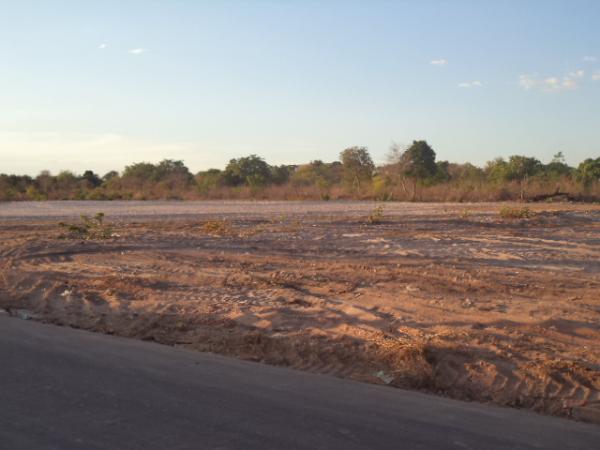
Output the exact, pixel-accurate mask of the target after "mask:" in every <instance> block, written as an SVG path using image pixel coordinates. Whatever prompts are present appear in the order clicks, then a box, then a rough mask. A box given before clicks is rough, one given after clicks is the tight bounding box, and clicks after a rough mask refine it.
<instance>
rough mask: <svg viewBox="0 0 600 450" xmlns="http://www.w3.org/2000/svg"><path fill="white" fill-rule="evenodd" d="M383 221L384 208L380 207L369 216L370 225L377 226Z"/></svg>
mask: <svg viewBox="0 0 600 450" xmlns="http://www.w3.org/2000/svg"><path fill="white" fill-rule="evenodd" d="M382 221H383V206H382V205H379V206H377V207H376V208H375V209H373V211H371V214H369V223H371V224H373V225H375V224H378V223H381V222H382Z"/></svg>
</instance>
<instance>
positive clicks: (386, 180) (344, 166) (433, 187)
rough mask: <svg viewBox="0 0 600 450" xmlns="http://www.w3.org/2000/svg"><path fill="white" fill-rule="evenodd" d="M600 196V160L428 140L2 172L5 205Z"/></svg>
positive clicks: (1, 194)
mask: <svg viewBox="0 0 600 450" xmlns="http://www.w3.org/2000/svg"><path fill="white" fill-rule="evenodd" d="M561 195H562V196H566V197H567V198H570V199H578V200H591V201H597V200H598V199H600V158H596V159H592V158H590V159H586V160H585V161H583V162H581V163H580V164H579V165H578V166H577V167H571V166H569V165H568V164H566V162H565V159H564V156H563V154H562V153H558V154H557V155H555V157H554V158H553V159H552V161H550V162H549V163H547V164H543V163H542V162H541V161H539V160H538V159H536V158H531V157H527V156H519V155H514V156H511V157H509V158H508V159H503V158H497V159H495V160H493V161H489V162H488V163H487V164H486V165H485V167H483V168H481V167H477V166H474V165H472V164H469V163H466V164H455V163H450V162H448V161H437V160H436V154H435V151H434V150H433V149H432V148H431V146H430V145H429V144H428V143H427V142H426V141H414V142H413V143H412V145H411V146H409V147H408V148H401V147H399V146H397V145H393V146H392V148H391V150H390V153H389V155H388V157H387V162H386V163H385V164H383V165H380V166H376V165H375V164H374V163H373V160H372V158H371V156H370V155H369V152H368V149H367V148H365V147H351V148H347V149H345V150H344V151H342V152H341V153H340V160H339V161H334V162H331V163H326V162H322V161H312V162H310V163H308V164H301V165H279V166H276V165H270V164H268V163H267V162H266V161H265V160H264V159H263V158H261V157H259V156H256V155H250V156H245V157H241V158H237V159H232V160H231V161H229V163H228V164H227V166H226V167H225V168H224V169H223V170H220V169H210V170H206V171H202V172H198V173H197V174H195V175H194V174H192V173H191V172H190V170H189V169H188V168H187V167H186V166H185V165H184V163H183V162H182V161H173V160H168V159H166V160H164V161H162V162H160V163H158V164H151V163H146V162H141V163H136V164H132V165H130V166H127V167H125V169H124V170H123V171H122V172H121V173H119V172H116V171H111V172H108V173H107V174H104V175H103V176H100V175H98V174H96V173H94V172H93V171H91V170H88V171H86V172H84V173H83V174H82V175H76V174H74V173H72V172H69V171H63V172H60V173H59V174H57V175H52V174H50V173H49V172H47V171H44V172H42V173H40V174H39V175H38V176H36V177H30V176H26V175H6V174H0V200H3V201H10V200H59V199H60V200H115V199H126V200H149V199H178V200H188V199H244V198H256V199H281V200H305V199H306V200H307V199H321V200H329V199H375V200H381V201H386V200H400V201H402V200H409V201H416V200H419V201H497V200H517V199H522V200H530V199H543V198H550V197H552V196H561Z"/></svg>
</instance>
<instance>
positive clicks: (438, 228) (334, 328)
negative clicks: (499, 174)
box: [0, 202, 600, 422]
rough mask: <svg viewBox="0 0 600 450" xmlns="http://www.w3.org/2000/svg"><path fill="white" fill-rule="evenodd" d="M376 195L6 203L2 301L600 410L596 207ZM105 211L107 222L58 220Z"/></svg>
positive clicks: (509, 400) (551, 409) (382, 376)
mask: <svg viewBox="0 0 600 450" xmlns="http://www.w3.org/2000/svg"><path fill="white" fill-rule="evenodd" d="M373 206H374V204H373V203H366V202H365V203H361V202H309V203H293V202H270V203H269V202H190V203H183V202H175V203H168V202H148V203H140V202H135V203H125V202H119V203H116V202H115V203H100V202H83V203H77V202H48V203H11V204H0V308H3V309H4V310H6V311H8V312H9V313H10V314H13V315H17V316H20V317H23V318H32V319H39V320H43V321H48V322H52V323H58V324H63V325H70V326H74V327H79V328H85V329H90V330H95V331H99V332H103V333H109V334H118V335H122V336H128V337H135V338H140V339H145V340H154V341H157V342H161V343H166V344H172V345H182V346H186V347H189V348H193V349H197V350H201V351H210V352H216V353H222V354H227V355H234V356H237V357H240V358H243V359H249V360H255V361H262V362H266V363H269V364H277V365H285V366H291V367H295V368H298V369H303V370H308V371H314V372H321V373H330V374H333V375H336V376H340V377H349V378H353V379H357V380H362V381H368V382H374V383H382V384H389V385H392V386H398V387H407V388H413V389H421V390H426V391H429V392H435V393H438V394H440V395H446V396H450V397H454V398H459V399H467V400H477V401H482V402H493V403H497V404H501V405H511V406H517V407H525V408H531V409H534V410H536V411H540V412H544V413H549V414H556V415H564V416H573V417H575V418H580V419H583V420H590V421H595V422H600V206H598V205H596V206H592V205H569V204H565V205H534V206H531V205H529V207H531V208H532V209H533V210H534V211H535V212H536V214H535V216H534V217H532V218H530V219H514V220H508V219H501V218H500V217H499V216H498V214H497V212H498V211H499V210H500V208H501V205H499V204H478V205H464V204H461V205H457V204H454V205H450V204H445V205H439V204H385V205H384V219H383V222H382V223H379V224H371V223H369V221H368V220H367V216H368V214H369V212H370V211H371V210H372V209H373ZM98 211H103V212H105V213H106V215H107V221H108V222H111V223H112V226H113V231H114V236H113V237H112V238H110V239H107V240H82V239H72V238H65V236H64V231H63V230H61V229H60V228H59V227H58V225H57V222H58V218H59V217H71V216H76V215H78V214H79V213H81V212H87V213H92V212H98ZM207 222H209V225H208V226H207V225H206V223H207Z"/></svg>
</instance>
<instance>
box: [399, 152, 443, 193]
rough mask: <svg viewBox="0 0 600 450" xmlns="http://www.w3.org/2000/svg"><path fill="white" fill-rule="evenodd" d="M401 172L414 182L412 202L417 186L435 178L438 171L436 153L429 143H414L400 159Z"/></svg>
mask: <svg viewBox="0 0 600 450" xmlns="http://www.w3.org/2000/svg"><path fill="white" fill-rule="evenodd" d="M400 170H401V173H402V175H403V176H405V177H406V178H408V179H410V180H412V182H413V189H412V200H413V201H414V200H415V198H416V195H417V184H418V183H423V182H424V181H425V180H427V179H428V178H431V177H433V176H434V175H435V174H436V173H437V171H438V166H437V165H436V163H435V151H434V150H433V149H432V148H431V146H430V145H429V144H428V143H427V141H413V143H412V145H411V146H410V147H408V149H407V150H406V151H405V152H404V153H403V154H402V156H401V157H400Z"/></svg>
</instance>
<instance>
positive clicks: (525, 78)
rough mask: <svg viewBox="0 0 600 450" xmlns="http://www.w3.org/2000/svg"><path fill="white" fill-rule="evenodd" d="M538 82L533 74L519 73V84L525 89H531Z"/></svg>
mask: <svg viewBox="0 0 600 450" xmlns="http://www.w3.org/2000/svg"><path fill="white" fill-rule="evenodd" d="M537 84H538V82H537V80H536V78H535V75H525V74H523V75H519V86H521V87H522V88H523V89H525V90H526V91H529V90H530V89H533V88H534V87H536V85H537Z"/></svg>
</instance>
